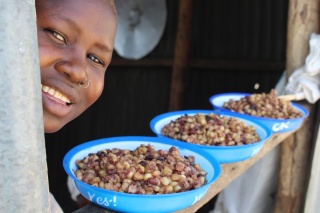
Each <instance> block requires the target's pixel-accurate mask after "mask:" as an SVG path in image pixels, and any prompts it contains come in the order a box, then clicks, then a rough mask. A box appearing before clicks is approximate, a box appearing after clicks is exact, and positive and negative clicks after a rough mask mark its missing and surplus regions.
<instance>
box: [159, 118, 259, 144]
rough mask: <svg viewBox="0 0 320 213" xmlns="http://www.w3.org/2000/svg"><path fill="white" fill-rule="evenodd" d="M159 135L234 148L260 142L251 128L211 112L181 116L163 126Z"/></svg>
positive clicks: (236, 120) (237, 120)
mask: <svg viewBox="0 0 320 213" xmlns="http://www.w3.org/2000/svg"><path fill="white" fill-rule="evenodd" d="M161 134H162V135H164V136H167V137H169V138H173V139H176V140H180V141H185V142H188V143H194V144H201V145H211V146H235V145H244V144H251V143H254V142H257V141H260V137H259V135H258V134H257V133H256V130H255V128H254V127H253V126H249V125H246V123H244V122H243V121H241V120H239V119H237V118H234V117H227V116H221V115H219V114H214V113H213V112H211V113H209V114H207V115H205V114H203V113H197V114H196V115H193V116H190V115H183V116H181V117H179V118H178V119H176V120H174V121H171V122H170V123H169V124H167V125H165V126H164V127H163V128H162V129H161Z"/></svg>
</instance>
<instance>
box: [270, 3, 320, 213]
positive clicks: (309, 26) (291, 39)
mask: <svg viewBox="0 0 320 213" xmlns="http://www.w3.org/2000/svg"><path fill="white" fill-rule="evenodd" d="M318 30H319V0H290V1H289V12H288V34H287V58H286V75H287V80H288V77H289V76H290V75H291V74H292V73H293V72H294V71H295V70H296V69H297V68H299V67H301V66H302V65H303V64H304V63H305V59H306V57H307V55H308V54H309V39H310V35H311V33H318ZM301 104H302V105H303V106H304V107H306V108H307V109H308V110H309V113H310V115H309V118H308V119H307V120H306V122H305V123H304V125H303V126H302V128H301V129H299V130H298V131H297V132H296V133H295V134H293V135H291V136H289V137H288V139H286V141H284V142H283V143H282V145H281V151H280V170H279V182H278V191H277V195H276V203H275V209H274V212H275V213H300V212H303V205H304V200H305V193H306V182H307V178H308V170H309V168H308V167H309V156H310V150H311V144H312V138H311V136H312V131H313V130H314V127H313V126H312V123H313V112H314V105H312V104H308V103H306V102H301Z"/></svg>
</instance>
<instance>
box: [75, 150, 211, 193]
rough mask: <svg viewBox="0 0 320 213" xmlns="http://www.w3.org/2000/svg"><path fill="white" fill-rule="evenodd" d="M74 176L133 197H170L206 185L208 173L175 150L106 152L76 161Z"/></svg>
mask: <svg viewBox="0 0 320 213" xmlns="http://www.w3.org/2000/svg"><path fill="white" fill-rule="evenodd" d="M76 164H77V166H78V169H77V170H76V171H75V176H76V177H77V178H78V179H79V180H81V181H83V182H85V183H88V184H90V185H92V186H96V187H100V188H104V189H108V190H113V191H117V192H124V193H130V194H171V193H177V192H184V191H188V190H192V189H195V188H199V187H201V186H203V185H204V184H206V182H207V181H206V175H207V172H206V171H205V170H203V169H202V168H201V167H200V165H199V164H196V163H195V158H194V156H191V155H190V156H180V152H179V150H178V149H177V148H176V147H173V146H172V147H171V148H170V149H169V150H157V151H156V150H155V149H154V146H152V145H150V144H148V145H143V144H141V145H140V146H139V147H137V148H136V149H135V150H133V151H131V150H125V149H118V148H113V149H105V150H101V151H99V152H97V153H95V154H94V153H91V154H89V155H88V156H86V157H85V158H83V159H82V160H77V161H76Z"/></svg>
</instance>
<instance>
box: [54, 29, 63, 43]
mask: <svg viewBox="0 0 320 213" xmlns="http://www.w3.org/2000/svg"><path fill="white" fill-rule="evenodd" d="M52 34H53V36H54V37H56V38H57V39H59V40H60V41H63V42H65V39H64V37H63V36H62V35H60V34H59V33H57V32H55V31H52Z"/></svg>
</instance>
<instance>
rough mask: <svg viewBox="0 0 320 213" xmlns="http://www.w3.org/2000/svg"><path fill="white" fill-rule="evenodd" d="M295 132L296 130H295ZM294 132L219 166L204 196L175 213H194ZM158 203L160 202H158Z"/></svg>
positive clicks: (103, 212)
mask: <svg viewBox="0 0 320 213" xmlns="http://www.w3.org/2000/svg"><path fill="white" fill-rule="evenodd" d="M295 131H296V130H295ZM295 131H291V132H287V133H279V134H273V135H272V136H271V138H269V139H268V140H267V141H266V142H265V144H264V145H263V147H262V149H261V150H260V152H259V153H257V154H256V155H255V156H253V157H252V158H250V159H247V160H244V161H241V162H237V163H230V164H221V175H220V177H219V178H218V179H217V180H216V181H215V182H214V183H212V184H211V185H210V187H209V189H208V191H207V193H206V195H205V196H204V197H203V198H202V199H201V200H199V201H198V202H196V203H195V204H194V205H192V206H190V207H188V208H185V209H182V210H180V211H177V213H190V212H196V211H197V210H198V209H200V208H201V207H202V206H203V205H204V204H206V203H207V202H209V201H210V200H211V199H212V198H213V197H214V196H216V195H217V194H218V193H219V192H220V191H222V190H223V189H224V188H225V187H226V186H228V185H229V183H230V182H231V181H233V180H234V179H236V178H237V177H238V176H240V175H241V174H242V173H244V172H245V171H246V170H247V169H249V168H250V167H251V166H252V165H254V164H255V163H256V162H257V161H258V160H259V159H260V158H262V157H263V156H264V155H265V154H267V153H268V152H269V151H270V150H272V149H273V148H274V147H276V146H277V145H279V144H280V143H281V142H282V141H284V140H285V139H286V138H287V137H289V136H290V135H292V134H293V133H294V132H295ZM159 202H160V201H159ZM87 212H90V213H114V211H111V210H107V209H104V208H101V207H99V206H97V205H95V204H93V203H90V204H87V205H86V206H84V207H82V208H81V209H79V210H77V211H75V212H73V213H87Z"/></svg>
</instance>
